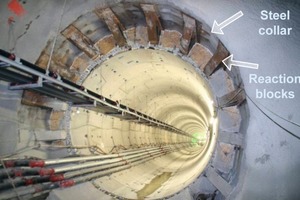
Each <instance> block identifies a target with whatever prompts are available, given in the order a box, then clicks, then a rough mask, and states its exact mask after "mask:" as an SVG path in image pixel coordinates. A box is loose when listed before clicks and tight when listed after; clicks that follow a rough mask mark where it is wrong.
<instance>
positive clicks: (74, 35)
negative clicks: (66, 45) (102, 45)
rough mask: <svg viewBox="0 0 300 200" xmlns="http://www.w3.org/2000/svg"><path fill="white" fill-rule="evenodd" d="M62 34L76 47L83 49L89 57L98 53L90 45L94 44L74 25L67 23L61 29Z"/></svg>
mask: <svg viewBox="0 0 300 200" xmlns="http://www.w3.org/2000/svg"><path fill="white" fill-rule="evenodd" d="M61 33H62V35H63V36H65V37H66V38H67V39H68V40H69V41H70V42H71V43H72V44H74V45H75V46H76V47H77V48H78V49H80V50H81V51H83V52H84V53H85V54H86V55H87V56H89V57H90V58H94V57H96V56H97V55H98V54H97V52H96V50H95V49H94V48H93V47H92V46H93V45H94V44H93V42H92V41H91V40H90V38H88V37H87V36H85V35H84V34H83V33H82V32H81V31H80V30H78V29H77V28H76V27H75V26H74V25H72V24H71V25H69V26H68V27H67V28H66V29H65V30H63V31H62V32H61Z"/></svg>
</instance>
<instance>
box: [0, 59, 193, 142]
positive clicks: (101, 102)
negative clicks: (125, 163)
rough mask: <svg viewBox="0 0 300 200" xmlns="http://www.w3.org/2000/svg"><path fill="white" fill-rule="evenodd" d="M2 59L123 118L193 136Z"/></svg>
mask: <svg viewBox="0 0 300 200" xmlns="http://www.w3.org/2000/svg"><path fill="white" fill-rule="evenodd" d="M0 60H2V61H3V62H5V63H8V64H10V65H12V66H14V67H15V68H16V69H20V70H21V71H25V72H27V73H29V74H30V75H34V76H37V77H39V80H43V82H46V85H51V84H54V85H56V86H60V87H62V88H64V89H63V90H70V91H71V93H75V94H80V95H82V97H83V99H85V98H86V99H92V100H93V104H92V105H94V106H95V107H96V106H100V107H109V110H110V109H112V110H114V111H115V112H116V114H117V116H118V117H121V118H122V117H123V116H124V113H127V114H129V115H131V116H134V117H135V118H137V119H139V120H143V121H145V122H146V124H148V123H150V124H154V125H156V126H157V127H159V128H163V129H166V130H169V131H171V132H175V133H178V134H182V135H185V136H188V137H192V136H191V135H190V134H188V133H185V132H184V131H182V130H179V129H177V128H175V127H173V126H171V125H168V124H166V123H164V122H160V121H158V120H156V119H153V118H151V117H149V116H147V115H145V114H142V113H139V112H137V111H135V110H133V109H131V108H129V107H127V106H124V105H121V104H119V103H118V102H114V101H112V100H109V99H106V98H105V97H101V96H99V95H98V96H95V95H94V94H93V93H92V92H89V91H88V90H86V89H85V90H84V91H83V90H81V89H78V88H80V86H78V87H77V88H76V87H74V86H75V84H73V85H69V84H67V83H65V82H64V81H63V79H62V80H58V79H54V78H52V77H50V76H48V75H46V74H43V73H41V72H39V71H36V70H34V69H32V68H30V67H29V66H26V65H23V64H20V63H17V62H15V61H12V60H10V59H8V58H6V57H4V56H3V55H1V56H0ZM41 92H42V91H41ZM69 93H70V92H69ZM89 102H90V101H87V104H88V103H89Z"/></svg>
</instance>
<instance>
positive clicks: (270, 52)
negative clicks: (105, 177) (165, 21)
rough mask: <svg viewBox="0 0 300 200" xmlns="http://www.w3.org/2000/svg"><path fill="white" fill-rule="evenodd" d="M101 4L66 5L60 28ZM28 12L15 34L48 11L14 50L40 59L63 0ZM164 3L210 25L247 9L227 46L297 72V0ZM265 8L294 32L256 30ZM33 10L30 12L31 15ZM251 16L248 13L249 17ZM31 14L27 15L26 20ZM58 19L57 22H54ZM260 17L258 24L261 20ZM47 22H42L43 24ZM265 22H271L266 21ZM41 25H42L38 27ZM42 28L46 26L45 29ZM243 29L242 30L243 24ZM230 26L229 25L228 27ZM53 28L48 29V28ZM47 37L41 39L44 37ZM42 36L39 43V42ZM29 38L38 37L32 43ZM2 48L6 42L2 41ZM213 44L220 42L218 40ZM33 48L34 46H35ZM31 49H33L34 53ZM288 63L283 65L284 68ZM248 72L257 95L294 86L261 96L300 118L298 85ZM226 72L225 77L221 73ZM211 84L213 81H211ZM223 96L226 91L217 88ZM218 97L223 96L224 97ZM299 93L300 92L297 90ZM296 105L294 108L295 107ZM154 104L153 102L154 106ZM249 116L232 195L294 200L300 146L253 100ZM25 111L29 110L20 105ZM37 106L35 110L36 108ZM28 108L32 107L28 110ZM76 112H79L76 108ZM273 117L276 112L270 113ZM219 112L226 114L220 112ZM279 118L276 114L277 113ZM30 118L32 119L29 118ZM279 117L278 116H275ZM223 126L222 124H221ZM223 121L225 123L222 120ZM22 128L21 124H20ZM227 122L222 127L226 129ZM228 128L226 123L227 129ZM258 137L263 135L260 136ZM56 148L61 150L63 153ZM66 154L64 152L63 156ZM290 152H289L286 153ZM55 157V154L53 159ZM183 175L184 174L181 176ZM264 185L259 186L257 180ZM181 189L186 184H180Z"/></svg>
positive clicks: (270, 71)
mask: <svg viewBox="0 0 300 200" xmlns="http://www.w3.org/2000/svg"><path fill="white" fill-rule="evenodd" d="M147 2H149V3H158V4H159V2H158V1H147ZM97 3H99V2H96V3H95V2H94V1H87V2H85V3H84V4H82V3H81V1H78V2H75V3H74V2H73V3H72V5H71V4H67V7H66V8H67V9H66V10H67V12H66V13H65V14H64V18H63V19H64V20H63V21H62V27H66V26H67V25H68V24H70V23H71V22H72V21H73V20H74V13H76V14H75V15H76V16H79V15H80V13H81V14H84V13H86V11H89V10H91V9H93V7H94V5H95V4H97ZM27 4H28V5H27V6H28V8H27V7H26V8H27V9H28V10H31V9H32V13H31V12H30V15H27V16H25V17H24V18H23V19H21V20H24V25H23V27H22V26H15V28H16V30H15V31H16V33H20V34H16V35H21V33H23V30H24V27H25V24H26V23H25V21H27V20H28V21H29V20H31V19H33V17H29V16H35V15H34V13H39V12H41V11H43V12H41V13H44V16H41V17H40V19H39V20H40V21H39V22H36V24H35V23H34V21H33V22H32V25H31V26H32V28H31V29H29V30H28V31H27V33H26V34H24V36H22V37H21V38H19V39H18V41H17V46H16V53H17V55H18V56H20V57H22V58H25V59H27V60H29V61H32V62H34V61H36V60H37V58H38V56H39V54H40V52H41V51H42V49H43V48H44V47H45V46H46V41H47V39H42V40H41V38H45V37H44V36H47V37H48V38H52V37H53V35H55V29H56V26H57V24H55V23H52V27H51V25H50V24H49V23H48V20H49V17H50V16H51V17H56V18H57V19H59V15H57V16H53V10H56V12H57V11H58V10H60V9H61V3H49V2H46V1H42V2H41V3H39V4H37V5H36V6H35V7H34V8H33V7H30V8H29V6H30V2H27ZM165 4H170V5H172V6H174V7H176V8H177V9H179V10H182V11H183V12H185V13H187V14H189V15H190V16H193V17H194V18H196V19H199V20H202V21H204V22H206V23H207V24H212V23H213V20H214V19H216V20H222V19H225V18H226V17H228V16H230V15H232V14H233V13H235V12H237V11H239V10H243V12H244V15H245V17H244V18H242V20H240V21H238V22H237V23H235V24H232V26H231V27H230V34H225V35H223V36H221V37H220V40H221V41H222V42H223V43H224V45H225V46H226V48H227V49H228V50H229V51H230V52H231V53H233V54H234V56H235V57H236V58H238V59H239V60H249V61H253V62H257V63H259V64H260V69H259V70H258V71H257V72H255V73H257V74H259V75H277V74H283V73H285V74H299V68H297V66H298V64H299V63H298V61H297V59H296V58H297V55H298V52H299V50H298V48H297V45H298V46H299V39H298V36H299V29H298V28H297V26H296V25H297V24H299V22H298V21H297V20H298V19H297V17H296V14H295V13H296V10H297V9H299V4H298V3H297V2H293V1H287V2H285V3H282V2H281V3H280V2H272V1H265V2H264V3H258V2H255V3H253V2H245V1H238V2H234V3H233V2H228V1H212V2H210V3H207V2H204V1H197V2H193V1H185V2H177V1H167V2H165ZM262 9H278V10H280V11H281V10H283V11H284V10H286V9H289V10H291V12H292V13H294V14H292V16H294V17H292V18H291V20H290V21H289V22H288V25H289V26H294V27H293V28H294V32H293V34H292V35H291V36H289V37H283V36H282V37H263V36H259V35H258V34H257V31H256V30H257V29H258V28H259V27H260V24H261V23H260V21H259V13H260V10H262ZM1 13H3V15H9V13H8V11H7V10H5V9H4V8H3V7H1ZM31 14H32V15H31ZM246 16H247V17H246ZM26 17H28V18H26ZM55 21H58V20H55ZM258 21H259V23H258ZM43 22H44V23H43ZM263 25H265V26H267V25H268V22H264V24H263ZM36 27H39V28H36ZM43 27H44V28H43ZM241 27H242V28H241ZM228 29H229V28H228ZM49 30H50V31H49ZM7 31H8V29H1V35H3V37H2V38H1V44H7V43H6V41H7V38H5V37H7V36H8V35H7ZM41 36H43V37H41ZM37 38H38V42H36V41H37ZM31 41H34V43H32V42H31ZM1 46H2V45H1ZM212 46H216V45H215V44H214V45H212ZM33 47H34V48H33ZM28 49H30V50H32V51H31V52H30V53H29V52H28ZM283 66H284V67H283ZM218 73H221V72H217V74H216V75H214V76H218V75H219V76H220V74H218ZM249 73H250V72H249V70H247V69H241V70H240V74H241V77H242V79H243V84H244V87H245V90H246V93H247V94H248V95H249V96H250V97H252V98H254V97H255V90H256V89H265V88H268V89H271V90H279V89H281V88H282V87H283V88H286V89H290V90H294V91H295V94H296V98H295V99H289V100H284V99H278V100H275V101H270V100H269V99H259V100H257V101H259V103H260V104H261V105H264V106H266V107H267V108H270V109H272V111H274V113H277V114H279V113H280V115H281V116H282V117H284V118H286V119H289V120H292V121H294V122H297V121H299V119H300V116H299V114H297V113H296V112H295V110H297V108H299V104H298V99H297V96H298V94H299V89H298V88H297V85H284V86H282V85H254V84H249V77H248V76H249ZM221 76H222V75H221ZM212 85H213V84H212ZM215 85H216V87H214V85H213V87H214V89H215V90H214V93H215V95H216V93H218V89H219V87H217V86H218V84H215ZM219 92H220V94H221V95H222V92H223V94H224V91H219ZM220 94H219V95H216V96H221V95H220ZM299 95H300V94H299ZM291 105H293V106H291ZM153 106H154V107H155V105H153ZM248 106H249V111H250V118H249V128H248V129H247V130H246V129H242V130H238V131H243V133H244V135H245V146H244V156H243V160H242V164H241V167H240V173H239V174H240V178H239V182H238V184H237V187H236V188H235V190H234V192H233V195H232V197H231V198H233V199H253V198H257V199H266V198H268V199H270V198H271V199H282V198H290V199H296V198H297V197H298V193H297V189H296V186H297V185H298V184H299V180H300V178H299V177H297V176H299V175H298V173H297V172H298V170H297V168H298V166H299V159H297V158H298V154H299V153H300V148H299V145H298V142H299V141H297V140H296V139H295V138H293V137H291V136H290V135H287V134H286V132H285V131H283V130H282V129H280V128H278V126H276V125H274V123H272V122H271V121H268V119H267V118H266V117H265V116H264V115H263V114H262V113H261V112H260V111H259V110H257V108H256V107H255V106H254V105H253V104H252V103H251V102H248ZM22 109H24V111H26V108H22ZM30 109H31V110H34V111H33V112H34V113H35V112H37V113H39V114H35V115H36V116H39V115H40V116H41V118H43V117H46V115H47V113H43V112H45V111H39V110H38V109H34V108H30ZM35 110H36V111H35ZM26 112H28V111H26ZM74 112H76V111H74ZM269 114H270V115H272V113H269ZM220 115H225V116H226V114H224V113H221V114H220ZM273 117H276V116H273ZM26 120H28V121H30V119H25V122H26ZM277 120H280V119H278V118H277ZM280 122H281V123H283V124H284V125H285V126H286V127H288V128H289V129H291V130H292V131H294V132H296V131H297V130H298V129H297V127H293V126H291V125H290V124H289V123H286V122H284V121H280ZM35 123H36V121H35V122H34V121H31V122H28V124H31V126H33V127H37V126H40V128H41V127H44V124H43V120H41V122H40V124H38V123H37V124H35ZM220 123H221V125H220V126H221V127H222V122H220ZM223 123H224V121H223ZM20 126H23V125H20ZM224 126H226V125H223V127H224ZM227 128H228V127H227ZM258 138H259V139H258ZM61 153H62V152H58V153H57V154H61ZM62 155H63V154H62ZM287 155H288V156H287ZM55 156H57V155H54V156H53V157H55ZM133 173H136V172H133ZM183 176H184V174H183ZM257 183H261V184H257ZM182 188H183V187H182Z"/></svg>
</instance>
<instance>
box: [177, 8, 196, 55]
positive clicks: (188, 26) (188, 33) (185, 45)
mask: <svg viewBox="0 0 300 200" xmlns="http://www.w3.org/2000/svg"><path fill="white" fill-rule="evenodd" d="M182 18H183V22H184V28H183V35H182V38H181V41H180V45H181V49H180V50H181V52H182V53H183V54H185V55H187V54H188V52H189V50H190V44H191V40H192V38H193V37H195V36H196V20H195V19H194V18H192V17H190V16H187V15H185V14H182Z"/></svg>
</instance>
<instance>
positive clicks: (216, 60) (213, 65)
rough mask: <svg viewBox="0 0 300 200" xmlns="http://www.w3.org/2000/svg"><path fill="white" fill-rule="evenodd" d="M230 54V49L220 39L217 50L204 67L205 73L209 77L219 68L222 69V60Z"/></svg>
mask: <svg viewBox="0 0 300 200" xmlns="http://www.w3.org/2000/svg"><path fill="white" fill-rule="evenodd" d="M228 55H229V52H228V50H227V49H226V48H225V47H224V45H223V44H222V42H220V41H219V43H218V46H217V50H216V52H215V53H214V55H213V56H212V57H211V59H210V60H209V61H208V63H207V64H206V65H205V67H204V74H205V75H206V76H207V77H209V76H211V75H212V74H213V73H214V72H216V71H217V70H218V69H220V68H221V66H220V64H221V63H222V60H223V59H225V58H226V57H227V56H228Z"/></svg>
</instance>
